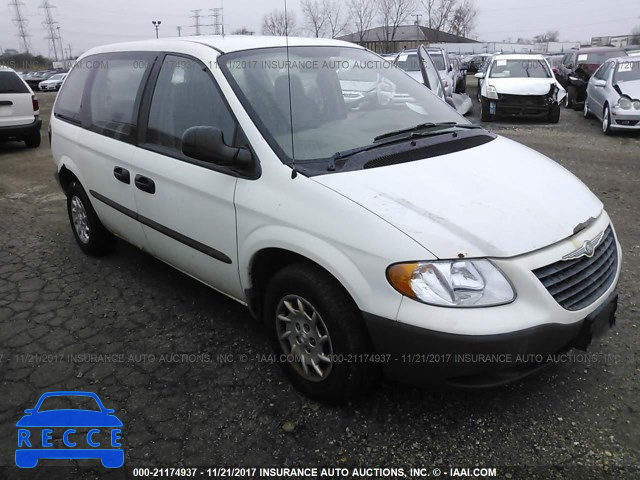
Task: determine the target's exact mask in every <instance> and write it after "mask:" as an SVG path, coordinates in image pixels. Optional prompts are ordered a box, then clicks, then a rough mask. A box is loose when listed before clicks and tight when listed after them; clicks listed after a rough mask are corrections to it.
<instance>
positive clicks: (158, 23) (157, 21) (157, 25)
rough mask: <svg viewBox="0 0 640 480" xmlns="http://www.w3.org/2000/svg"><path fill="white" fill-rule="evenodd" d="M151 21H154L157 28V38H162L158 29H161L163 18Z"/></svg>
mask: <svg viewBox="0 0 640 480" xmlns="http://www.w3.org/2000/svg"><path fill="white" fill-rule="evenodd" d="M151 23H153V26H154V27H155V29H156V38H160V36H159V35H158V30H159V29H160V25H161V24H162V20H151Z"/></svg>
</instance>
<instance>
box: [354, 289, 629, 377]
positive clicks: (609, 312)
mask: <svg viewBox="0 0 640 480" xmlns="http://www.w3.org/2000/svg"><path fill="white" fill-rule="evenodd" d="M617 306H618V295H617V294H615V293H614V294H612V295H610V296H609V298H608V299H607V301H606V302H604V303H603V304H602V305H600V307H598V309H597V310H595V311H594V312H592V313H591V314H589V315H588V316H587V317H586V318H585V319H584V320H582V321H580V322H577V323H574V324H570V325H562V324H549V325H540V326H537V327H532V328H528V329H525V330H520V331H517V332H510V333H505V334H501V335H455V334H449V333H443V332H436V331H432V330H426V329H423V328H419V327H415V326H412V325H407V324H403V323H400V322H396V321H392V320H388V319H385V318H381V317H378V316H375V315H371V314H368V313H363V317H364V319H365V323H366V325H367V327H368V330H369V334H370V335H371V338H372V340H373V343H374V346H375V348H376V353H377V354H379V355H381V356H383V357H381V358H385V362H384V364H383V365H384V367H383V368H384V370H385V373H386V375H387V376H388V377H390V378H393V379H394V380H398V381H401V382H405V383H412V384H416V383H417V384H422V385H445V386H453V387H467V388H474V387H476V388H477V387H491V386H497V385H501V384H505V383H509V382H512V381H515V380H518V379H520V378H523V377H525V376H527V375H530V374H531V373H534V372H536V371H538V370H540V369H541V368H543V367H545V366H547V365H549V363H550V362H551V361H552V360H553V356H554V355H555V354H559V353H563V352H566V351H568V350H570V349H572V348H577V349H580V350H586V349H587V347H588V346H589V345H590V344H591V343H592V341H593V340H594V339H595V338H598V337H600V336H602V335H603V334H604V333H605V332H606V331H607V330H609V328H611V327H612V326H613V325H614V324H615V313H616V310H617Z"/></svg>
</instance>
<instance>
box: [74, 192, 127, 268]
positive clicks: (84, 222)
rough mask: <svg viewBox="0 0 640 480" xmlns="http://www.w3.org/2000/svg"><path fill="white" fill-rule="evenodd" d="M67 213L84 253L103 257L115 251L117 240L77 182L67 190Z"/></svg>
mask: <svg viewBox="0 0 640 480" xmlns="http://www.w3.org/2000/svg"><path fill="white" fill-rule="evenodd" d="M67 213H68V215H69V222H70V223H71V231H72V232H73V236H74V237H75V238H76V242H77V243H78V246H79V247H80V249H81V250H82V251H83V252H84V253H86V254H87V255H91V256H93V257H101V256H104V255H107V254H108V253H111V252H112V251H113V249H114V247H115V243H116V238H115V237H114V236H113V234H112V233H111V232H109V231H108V230H107V229H106V228H105V227H104V225H102V223H101V222H100V219H99V218H98V214H97V213H96V211H95V210H94V209H93V206H92V205H91V202H90V201H89V198H88V197H87V194H86V193H85V191H84V189H83V188H82V186H81V185H80V183H79V182H78V181H77V180H73V181H72V182H71V184H70V185H69V188H68V189H67Z"/></svg>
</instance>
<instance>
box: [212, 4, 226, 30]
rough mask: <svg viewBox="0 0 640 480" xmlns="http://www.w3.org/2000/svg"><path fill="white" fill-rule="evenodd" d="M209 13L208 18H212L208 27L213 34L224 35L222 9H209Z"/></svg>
mask: <svg viewBox="0 0 640 480" xmlns="http://www.w3.org/2000/svg"><path fill="white" fill-rule="evenodd" d="M209 11H210V12H211V15H209V17H212V18H213V23H212V24H211V25H209V26H210V27H213V34H214V35H224V10H223V9H222V8H210V9H209Z"/></svg>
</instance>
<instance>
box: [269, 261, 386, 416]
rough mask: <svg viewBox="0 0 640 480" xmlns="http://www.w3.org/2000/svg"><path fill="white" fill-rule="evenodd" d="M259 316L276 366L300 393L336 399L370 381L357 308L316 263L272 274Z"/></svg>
mask: <svg viewBox="0 0 640 480" xmlns="http://www.w3.org/2000/svg"><path fill="white" fill-rule="evenodd" d="M264 320H265V322H266V326H267V329H268V331H269V336H270V337H271V342H272V344H273V347H274V349H275V351H276V354H277V355H278V360H280V365H281V366H282V368H283V369H284V372H285V374H286V375H287V377H288V378H289V380H290V381H291V383H292V384H293V385H294V386H295V387H296V388H297V389H298V390H300V391H301V392H302V393H304V394H305V395H307V396H309V397H311V398H314V399H316V400H319V401H322V402H325V403H330V404H341V403H345V402H347V401H349V400H351V399H354V398H357V397H359V396H361V395H363V394H365V393H366V392H367V391H368V390H369V389H370V388H371V386H372V385H373V382H374V380H375V377H376V375H375V372H376V370H375V368H374V365H373V364H372V363H370V362H368V361H367V359H366V358H365V355H366V354H368V353H372V348H371V342H370V340H369V336H368V334H367V331H366V329H365V327H364V325H363V321H362V317H361V315H360V311H359V310H358V308H357V307H356V305H355V303H354V302H353V300H352V299H351V297H350V296H349V295H348V293H347V292H346V291H345V290H344V289H343V288H342V286H341V285H340V284H338V283H337V282H336V280H335V279H334V278H333V277H331V276H330V275H329V274H328V273H327V272H325V271H324V270H322V269H321V268H320V267H316V266H314V265H311V264H307V263H296V264H293V265H290V266H288V267H285V268H284V269H282V270H281V271H279V272H278V273H276V274H275V276H274V277H273V278H272V280H271V281H270V282H269V285H268V287H267V291H266V295H265V308H264Z"/></svg>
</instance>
